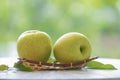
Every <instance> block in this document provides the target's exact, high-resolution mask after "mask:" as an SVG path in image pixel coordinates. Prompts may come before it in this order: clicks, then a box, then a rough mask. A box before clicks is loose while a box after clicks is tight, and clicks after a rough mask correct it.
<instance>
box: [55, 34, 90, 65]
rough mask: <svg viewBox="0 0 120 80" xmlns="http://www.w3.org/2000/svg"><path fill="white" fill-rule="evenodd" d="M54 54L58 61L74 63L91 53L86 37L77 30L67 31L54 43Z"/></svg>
mask: <svg viewBox="0 0 120 80" xmlns="http://www.w3.org/2000/svg"><path fill="white" fill-rule="evenodd" d="M53 50H54V56H55V58H56V60H57V61H58V62H60V63H76V62H80V61H83V60H86V59H88V58H89V57H90V55H91V45H90V43H89V41H88V38H87V37H86V36H85V35H83V34H81V33H78V32H69V33H66V34H64V35H63V36H62V37H60V38H59V39H58V40H57V41H56V43H55V44H54V48H53Z"/></svg>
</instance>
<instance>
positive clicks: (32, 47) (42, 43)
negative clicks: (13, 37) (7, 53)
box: [17, 30, 52, 62]
mask: <svg viewBox="0 0 120 80" xmlns="http://www.w3.org/2000/svg"><path fill="white" fill-rule="evenodd" d="M51 50H52V45H51V38H50V36H49V35H48V34H47V33H45V32H42V31H38V30H28V31H25V32H24V33H22V34H21V35H20V36H19V38H18V40H17V51H18V56H19V57H20V58H26V59H28V60H32V61H41V62H46V61H47V60H48V59H49V57H50V54H51Z"/></svg>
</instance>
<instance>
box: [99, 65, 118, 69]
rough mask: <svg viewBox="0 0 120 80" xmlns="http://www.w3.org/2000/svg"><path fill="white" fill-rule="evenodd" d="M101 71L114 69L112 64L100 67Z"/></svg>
mask: <svg viewBox="0 0 120 80" xmlns="http://www.w3.org/2000/svg"><path fill="white" fill-rule="evenodd" d="M101 68H102V69H110V70H112V69H116V68H115V67H114V66H113V65H112V64H104V65H103V66H101Z"/></svg>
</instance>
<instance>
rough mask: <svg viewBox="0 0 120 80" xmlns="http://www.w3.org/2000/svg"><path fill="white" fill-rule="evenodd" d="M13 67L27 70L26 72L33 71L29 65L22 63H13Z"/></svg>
mask: <svg viewBox="0 0 120 80" xmlns="http://www.w3.org/2000/svg"><path fill="white" fill-rule="evenodd" d="M14 67H15V68H17V69H19V70H20V71H28V72H31V71H34V70H33V69H32V68H30V67H29V66H26V65H23V64H21V63H15V64H14Z"/></svg>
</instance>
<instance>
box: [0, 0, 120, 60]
mask: <svg viewBox="0 0 120 80" xmlns="http://www.w3.org/2000/svg"><path fill="white" fill-rule="evenodd" d="M32 29H37V30H41V31H45V32H47V33H48V34H49V35H50V36H51V38H52V40H53V44H54V42H55V41H56V40H57V39H58V38H59V37H60V36H62V35H63V34H64V33H67V32H73V31H74V32H80V33H83V34H85V35H86V36H87V37H88V38H89V40H90V42H91V45H92V56H100V57H107V58H120V0H0V57H10V56H12V57H16V56H17V51H16V40H17V38H18V36H19V35H20V34H21V33H22V32H24V31H26V30H32Z"/></svg>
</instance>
